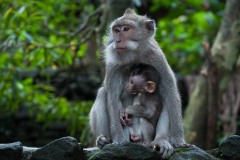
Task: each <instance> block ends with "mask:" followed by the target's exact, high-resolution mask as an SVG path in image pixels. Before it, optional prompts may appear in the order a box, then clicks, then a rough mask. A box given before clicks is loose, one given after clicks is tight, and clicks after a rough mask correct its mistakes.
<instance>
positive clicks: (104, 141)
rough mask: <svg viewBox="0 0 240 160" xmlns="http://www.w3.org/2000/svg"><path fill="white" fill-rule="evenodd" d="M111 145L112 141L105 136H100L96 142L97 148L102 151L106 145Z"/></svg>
mask: <svg viewBox="0 0 240 160" xmlns="http://www.w3.org/2000/svg"><path fill="white" fill-rule="evenodd" d="M109 143H111V141H110V140H109V139H108V138H106V137H105V136H103V135H101V136H99V137H98V138H97V140H96V146H97V147H98V148H100V149H102V148H103V147H104V146H105V145H106V144H109Z"/></svg>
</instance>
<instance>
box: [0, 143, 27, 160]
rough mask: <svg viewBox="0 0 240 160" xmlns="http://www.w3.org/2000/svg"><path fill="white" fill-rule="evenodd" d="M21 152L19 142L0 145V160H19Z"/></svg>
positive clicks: (21, 148) (21, 147)
mask: <svg viewBox="0 0 240 160" xmlns="http://www.w3.org/2000/svg"><path fill="white" fill-rule="evenodd" d="M22 151H23V146H22V143H21V142H15V143H8V144H0V160H10V159H11V160H21V159H22Z"/></svg>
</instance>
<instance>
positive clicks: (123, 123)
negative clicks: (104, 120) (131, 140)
mask: <svg viewBox="0 0 240 160" xmlns="http://www.w3.org/2000/svg"><path fill="white" fill-rule="evenodd" d="M120 122H121V124H122V125H124V126H126V125H127V123H126V120H125V117H122V116H120Z"/></svg>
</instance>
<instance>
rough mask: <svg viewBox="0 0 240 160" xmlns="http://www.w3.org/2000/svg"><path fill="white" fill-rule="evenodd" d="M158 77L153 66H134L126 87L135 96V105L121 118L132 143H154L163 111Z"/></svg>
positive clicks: (127, 108) (128, 107) (127, 109)
mask: <svg viewBox="0 0 240 160" xmlns="http://www.w3.org/2000/svg"><path fill="white" fill-rule="evenodd" d="M156 75H158V72H157V70H156V69H155V68H153V67H151V66H147V65H143V64H139V65H136V66H134V68H133V69H132V73H131V75H130V77H129V81H128V83H127V87H126V90H127V92H128V93H129V94H130V96H131V95H132V96H134V100H133V105H129V106H127V107H126V109H125V112H126V115H125V117H122V118H121V117H120V119H121V121H122V123H123V124H124V125H127V126H128V129H129V133H130V139H131V141H133V142H136V143H139V144H143V145H148V144H149V143H150V142H152V141H153V138H154V135H155V126H156V123H157V120H158V118H159V115H160V112H161V109H162V105H161V99H160V96H159V93H158V91H156V88H157V87H158V83H159V80H160V79H159V78H160V77H159V76H156ZM129 116H131V117H130V118H129Z"/></svg>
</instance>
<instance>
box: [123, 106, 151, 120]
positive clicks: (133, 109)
mask: <svg viewBox="0 0 240 160" xmlns="http://www.w3.org/2000/svg"><path fill="white" fill-rule="evenodd" d="M150 108H151V107H150ZM125 112H126V113H127V114H130V115H133V116H137V117H143V118H146V119H150V118H151V117H152V116H153V114H154V113H153V112H151V111H149V108H148V107H145V106H142V105H129V106H127V107H126V109H125Z"/></svg>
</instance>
